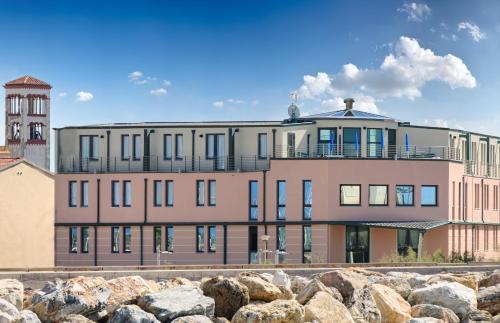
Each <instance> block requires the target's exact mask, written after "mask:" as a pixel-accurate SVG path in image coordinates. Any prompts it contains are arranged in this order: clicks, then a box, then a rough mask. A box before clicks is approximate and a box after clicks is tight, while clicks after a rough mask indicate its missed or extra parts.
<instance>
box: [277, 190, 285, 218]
mask: <svg viewBox="0 0 500 323" xmlns="http://www.w3.org/2000/svg"><path fill="white" fill-rule="evenodd" d="M277 200H278V205H277V208H278V220H285V219H286V182H285V181H278V196H277Z"/></svg>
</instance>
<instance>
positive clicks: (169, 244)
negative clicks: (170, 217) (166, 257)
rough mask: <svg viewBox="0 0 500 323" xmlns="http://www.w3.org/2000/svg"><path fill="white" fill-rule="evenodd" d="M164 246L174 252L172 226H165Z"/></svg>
mask: <svg viewBox="0 0 500 323" xmlns="http://www.w3.org/2000/svg"><path fill="white" fill-rule="evenodd" d="M166 248H167V251H169V252H174V227H173V226H171V225H168V226H167V236H166Z"/></svg>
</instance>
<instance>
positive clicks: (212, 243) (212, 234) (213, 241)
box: [208, 225, 217, 252]
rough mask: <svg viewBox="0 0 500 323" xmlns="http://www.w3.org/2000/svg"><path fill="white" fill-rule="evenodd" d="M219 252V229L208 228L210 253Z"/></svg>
mask: <svg viewBox="0 0 500 323" xmlns="http://www.w3.org/2000/svg"><path fill="white" fill-rule="evenodd" d="M216 250H217V227H216V226H213V225H211V226H209V227H208V251H209V252H215V251H216Z"/></svg>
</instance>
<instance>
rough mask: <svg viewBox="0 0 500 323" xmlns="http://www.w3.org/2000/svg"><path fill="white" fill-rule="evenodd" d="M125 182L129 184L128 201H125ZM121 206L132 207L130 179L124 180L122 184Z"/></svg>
mask: <svg viewBox="0 0 500 323" xmlns="http://www.w3.org/2000/svg"><path fill="white" fill-rule="evenodd" d="M127 184H130V203H129V204H128V203H126V196H127V190H126V187H127ZM122 206H123V207H132V181H130V180H124V181H123V184H122Z"/></svg>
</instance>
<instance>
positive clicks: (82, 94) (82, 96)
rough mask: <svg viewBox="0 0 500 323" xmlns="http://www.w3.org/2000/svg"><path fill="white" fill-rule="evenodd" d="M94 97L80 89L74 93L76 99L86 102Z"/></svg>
mask: <svg viewBox="0 0 500 323" xmlns="http://www.w3.org/2000/svg"><path fill="white" fill-rule="evenodd" d="M93 98H94V95H93V94H92V93H90V92H85V91H80V92H78V93H77V94H76V101H79V102H88V101H90V100H92V99H93Z"/></svg>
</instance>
